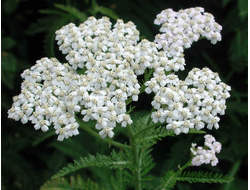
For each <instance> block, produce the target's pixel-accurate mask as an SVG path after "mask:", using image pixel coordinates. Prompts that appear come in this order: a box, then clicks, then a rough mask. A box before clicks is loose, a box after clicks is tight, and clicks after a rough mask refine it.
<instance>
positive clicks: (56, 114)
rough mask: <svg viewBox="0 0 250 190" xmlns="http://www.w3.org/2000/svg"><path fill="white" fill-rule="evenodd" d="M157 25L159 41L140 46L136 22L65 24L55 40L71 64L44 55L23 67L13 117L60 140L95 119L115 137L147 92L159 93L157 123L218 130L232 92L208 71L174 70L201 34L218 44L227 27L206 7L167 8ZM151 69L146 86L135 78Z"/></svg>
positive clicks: (179, 129) (181, 129)
mask: <svg viewBox="0 0 250 190" xmlns="http://www.w3.org/2000/svg"><path fill="white" fill-rule="evenodd" d="M155 24H158V25H162V27H161V29H160V32H162V33H161V34H158V35H156V38H155V41H154V42H149V41H148V40H146V39H143V40H141V41H139V40H140V38H139V31H138V30H137V29H136V26H135V25H134V23H133V22H131V21H130V22H128V23H124V22H123V21H122V20H117V23H116V24H115V25H114V26H113V27H112V23H111V22H110V20H109V18H107V17H103V18H101V19H98V20H97V19H95V18H94V17H89V18H88V19H87V20H86V21H85V22H84V23H82V24H80V25H79V26H78V27H77V26H75V24H72V23H70V24H68V25H66V26H63V27H62V28H61V29H60V30H58V31H56V40H57V44H58V45H59V50H61V51H62V53H63V54H66V56H65V57H66V60H67V61H68V63H64V64H62V63H60V62H59V61H58V60H57V59H56V58H42V59H41V60H39V61H37V63H36V64H35V65H34V66H32V67H31V68H30V69H27V70H25V71H24V72H23V73H22V75H21V76H22V78H23V79H24V81H23V83H22V85H21V88H22V90H21V94H19V95H18V96H15V97H13V101H14V103H13V106H12V108H11V109H10V110H9V111H8V114H9V116H8V117H9V118H12V119H15V120H21V122H22V123H27V122H28V121H31V122H32V123H33V124H34V127H35V129H36V130H38V129H41V130H42V131H47V130H49V127H50V126H54V129H55V132H56V134H58V140H59V141H62V140H63V139H65V138H66V139H67V138H69V137H72V136H73V135H78V134H79V131H78V128H79V123H78V122H77V118H81V119H82V120H83V121H85V122H88V121H89V120H95V121H96V125H95V128H96V129H97V130H99V134H100V136H101V137H102V138H105V137H106V136H109V137H110V138H112V137H113V136H114V132H113V129H114V128H115V127H116V124H117V123H120V124H121V126H122V127H126V126H127V125H130V124H131V123H132V122H133V121H132V120H131V118H130V115H129V114H128V110H127V104H128V103H130V102H131V101H138V95H139V94H140V93H141V92H142V89H145V92H146V93H148V94H150V93H152V92H153V93H154V94H155V96H154V99H153V101H152V103H151V104H152V106H153V107H154V109H155V111H154V112H152V115H151V117H152V120H153V122H155V123H157V122H160V123H164V124H166V128H167V130H174V132H175V134H176V135H178V134H180V133H188V132H189V129H192V128H195V129H196V130H200V129H203V128H204V127H205V126H207V128H208V129H212V128H213V127H214V128H216V129H218V128H219V124H218V122H219V120H220V119H219V117H218V116H217V115H218V114H220V115H223V114H224V113H225V109H226V105H225V103H226V99H227V98H228V97H229V96H230V94H229V91H230V87H229V86H228V85H226V84H225V83H222V82H221V80H220V78H219V76H218V74H217V73H214V72H212V71H211V70H210V69H208V68H203V69H198V68H194V69H193V70H192V71H190V72H189V74H188V76H187V78H186V79H185V80H180V79H179V78H178V76H177V75H175V74H174V73H171V72H176V71H179V70H184V66H185V59H184V54H183V51H184V49H187V48H189V47H191V44H192V43H193V42H195V41H197V40H198V39H199V38H200V37H204V38H207V39H208V40H211V43H213V44H215V43H216V42H217V41H220V40H221V35H220V31H221V29H222V27H221V26H220V25H219V24H218V23H216V22H215V20H214V17H213V16H212V15H211V14H209V13H205V12H204V9H203V8H200V7H197V8H190V9H185V10H180V11H179V12H174V11H173V10H172V9H167V10H164V11H162V12H161V13H160V14H159V15H157V18H156V20H155ZM146 70H147V71H148V72H147V73H151V74H152V75H153V76H150V77H151V78H150V79H149V80H148V81H146V82H145V84H143V85H144V86H141V85H140V84H139V81H138V79H137V77H138V76H139V75H142V74H144V73H145V71H146ZM76 117H77V118H76ZM197 154H199V153H198V152H197Z"/></svg>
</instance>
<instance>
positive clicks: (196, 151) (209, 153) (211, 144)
mask: <svg viewBox="0 0 250 190" xmlns="http://www.w3.org/2000/svg"><path fill="white" fill-rule="evenodd" d="M204 138H205V143H204V145H205V146H206V147H207V148H209V149H207V148H205V149H204V148H203V147H200V146H199V147H197V148H195V147H196V144H193V143H192V147H191V149H190V150H191V152H192V155H194V156H193V159H192V165H193V166H200V165H202V164H210V163H211V165H212V166H216V165H217V164H218V162H219V160H218V158H217V157H216V155H215V153H219V152H220V151H221V143H219V142H217V141H216V140H215V138H214V137H213V136H212V135H205V136H204Z"/></svg>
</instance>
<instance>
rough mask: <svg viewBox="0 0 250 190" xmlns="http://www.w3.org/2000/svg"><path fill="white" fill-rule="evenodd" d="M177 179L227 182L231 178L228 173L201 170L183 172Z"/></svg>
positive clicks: (194, 181) (192, 181) (190, 181)
mask: <svg viewBox="0 0 250 190" xmlns="http://www.w3.org/2000/svg"><path fill="white" fill-rule="evenodd" d="M176 180H177V181H187V182H189V183H229V182H231V181H232V180H233V178H232V177H230V176H228V175H223V174H219V173H213V172H210V173H209V172H203V171H192V172H190V171H188V172H183V173H182V174H181V175H180V176H178V177H177V178H176Z"/></svg>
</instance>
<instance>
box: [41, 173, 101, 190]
mask: <svg viewBox="0 0 250 190" xmlns="http://www.w3.org/2000/svg"><path fill="white" fill-rule="evenodd" d="M63 189H67V190H104V188H101V187H99V185H98V184H97V183H95V182H93V181H91V180H90V179H88V180H87V181H84V180H83V179H82V178H81V176H80V175H78V176H77V178H76V179H75V178H74V177H71V178H70V180H69V181H68V180H67V179H66V178H64V177H62V178H57V179H52V180H50V181H47V182H46V183H45V184H44V185H43V186H42V187H41V188H40V190H63Z"/></svg>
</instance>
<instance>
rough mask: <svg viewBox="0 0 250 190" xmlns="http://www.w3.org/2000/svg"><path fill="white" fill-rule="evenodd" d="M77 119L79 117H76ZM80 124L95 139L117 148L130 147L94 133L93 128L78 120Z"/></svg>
mask: <svg viewBox="0 0 250 190" xmlns="http://www.w3.org/2000/svg"><path fill="white" fill-rule="evenodd" d="M78 120H79V119H78ZM78 123H79V124H80V128H82V129H84V130H85V131H86V132H87V133H89V134H90V135H92V136H94V137H95V138H97V139H100V140H102V141H103V142H105V143H108V144H111V145H113V146H116V147H118V148H122V149H131V147H130V146H128V145H125V144H122V143H119V142H116V141H114V140H111V139H103V138H102V137H101V136H100V135H99V134H98V133H96V132H95V131H94V130H92V129H91V128H90V127H88V126H85V125H82V124H81V122H78Z"/></svg>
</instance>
